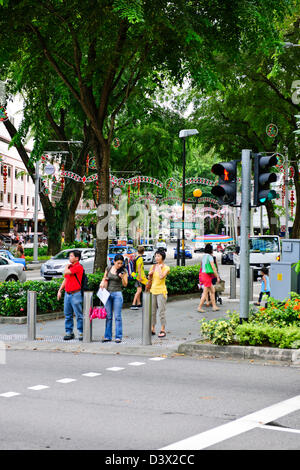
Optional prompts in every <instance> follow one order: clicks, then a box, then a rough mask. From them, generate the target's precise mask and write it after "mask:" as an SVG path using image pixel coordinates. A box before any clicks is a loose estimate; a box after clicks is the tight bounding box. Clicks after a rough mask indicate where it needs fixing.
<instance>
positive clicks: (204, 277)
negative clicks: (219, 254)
mask: <svg viewBox="0 0 300 470" xmlns="http://www.w3.org/2000/svg"><path fill="white" fill-rule="evenodd" d="M212 254H213V247H212V245H211V244H207V245H206V246H205V248H204V255H203V258H202V263H201V268H200V273H199V281H200V282H201V284H203V293H202V296H201V299H200V303H199V307H198V309H197V310H198V312H201V313H203V312H204V310H203V309H202V307H203V304H204V302H205V301H208V299H209V297H208V295H209V296H210V300H211V303H212V306H213V311H217V310H219V308H218V307H217V306H216V298H215V288H214V286H213V283H212V280H213V279H214V278H215V277H216V278H217V282H220V276H219V274H218V271H217V269H216V266H215V263H214V259H213V256H212Z"/></svg>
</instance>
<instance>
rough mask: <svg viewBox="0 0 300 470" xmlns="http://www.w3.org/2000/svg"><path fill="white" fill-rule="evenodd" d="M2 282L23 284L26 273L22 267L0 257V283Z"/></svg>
mask: <svg viewBox="0 0 300 470" xmlns="http://www.w3.org/2000/svg"><path fill="white" fill-rule="evenodd" d="M3 281H21V282H25V281H26V272H25V269H24V266H23V265H22V264H19V263H14V262H13V261H11V260H10V259H6V258H3V256H0V282H3Z"/></svg>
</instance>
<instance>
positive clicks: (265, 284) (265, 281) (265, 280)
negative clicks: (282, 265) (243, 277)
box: [254, 268, 270, 306]
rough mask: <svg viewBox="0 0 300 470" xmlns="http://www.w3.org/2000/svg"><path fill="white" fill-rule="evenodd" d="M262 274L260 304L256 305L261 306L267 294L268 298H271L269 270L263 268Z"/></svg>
mask: <svg viewBox="0 0 300 470" xmlns="http://www.w3.org/2000/svg"><path fill="white" fill-rule="evenodd" d="M260 274H261V276H262V277H261V290H260V294H259V298H258V302H256V303H255V304H254V305H257V306H260V302H261V299H262V296H263V295H264V294H266V295H267V296H268V297H270V279H269V270H268V269H267V268H261V270H260Z"/></svg>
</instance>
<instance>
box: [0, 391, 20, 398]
mask: <svg viewBox="0 0 300 470" xmlns="http://www.w3.org/2000/svg"><path fill="white" fill-rule="evenodd" d="M17 395H21V394H20V393H17V392H6V393H1V395H0V397H5V398H11V397H16V396H17Z"/></svg>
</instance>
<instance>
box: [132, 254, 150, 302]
mask: <svg viewBox="0 0 300 470" xmlns="http://www.w3.org/2000/svg"><path fill="white" fill-rule="evenodd" d="M144 251H145V248H144V247H143V246H138V256H137V257H136V258H135V260H134V268H133V271H134V272H133V273H132V274H133V275H134V277H135V279H136V281H135V287H136V293H135V296H134V298H133V301H132V305H131V307H130V310H138V309H139V308H141V307H142V302H141V295H142V291H143V284H144V283H145V282H143V281H145V280H146V276H145V271H144V260H143V254H144Z"/></svg>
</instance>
